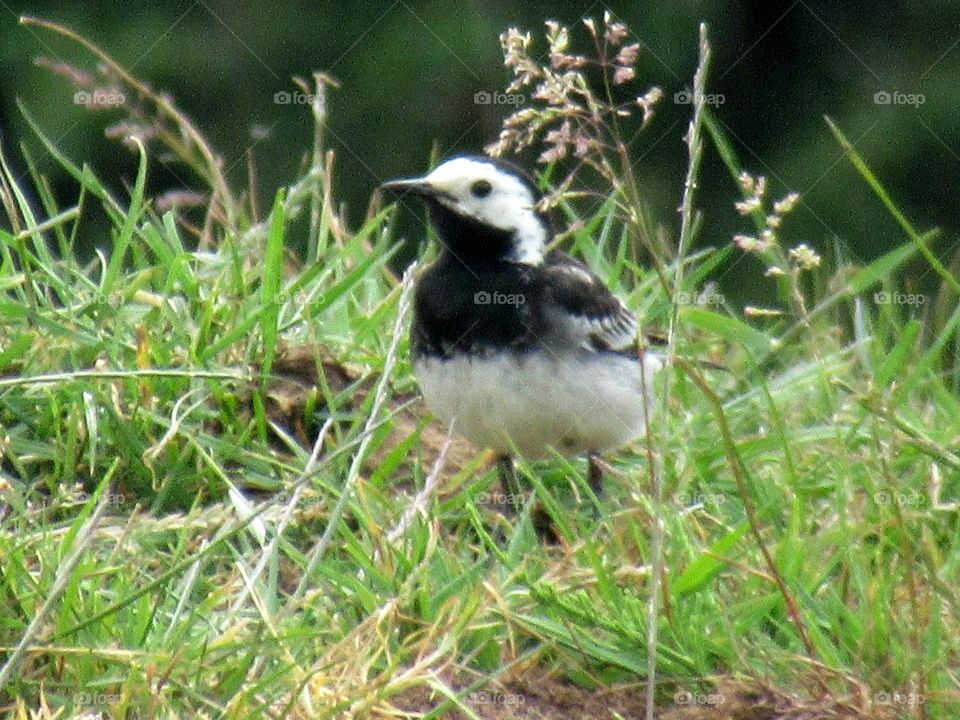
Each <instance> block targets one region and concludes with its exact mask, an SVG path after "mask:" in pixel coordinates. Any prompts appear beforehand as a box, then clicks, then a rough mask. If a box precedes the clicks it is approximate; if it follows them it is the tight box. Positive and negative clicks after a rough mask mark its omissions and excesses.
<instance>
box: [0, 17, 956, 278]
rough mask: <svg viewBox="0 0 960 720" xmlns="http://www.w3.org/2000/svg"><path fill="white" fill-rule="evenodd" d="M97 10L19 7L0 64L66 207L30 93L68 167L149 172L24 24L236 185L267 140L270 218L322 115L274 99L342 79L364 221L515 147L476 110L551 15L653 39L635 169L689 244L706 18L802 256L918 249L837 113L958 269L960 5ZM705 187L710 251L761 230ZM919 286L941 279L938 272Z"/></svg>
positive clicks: (748, 149)
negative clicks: (899, 96)
mask: <svg viewBox="0 0 960 720" xmlns="http://www.w3.org/2000/svg"><path fill="white" fill-rule="evenodd" d="M95 7H96V9H93V7H92V6H91V7H87V6H84V5H82V4H79V3H78V4H74V5H65V4H62V3H52V2H42V1H41V0H30V1H27V2H14V1H12V0H6V2H0V58H2V61H3V66H4V68H5V70H6V71H5V73H4V74H3V76H2V77H0V139H2V142H3V145H4V148H5V150H6V152H7V154H8V155H9V156H11V158H12V160H13V161H14V164H15V166H16V167H17V169H18V170H19V171H24V170H25V165H24V162H23V159H22V157H21V155H20V151H19V148H18V144H19V143H20V142H21V141H24V142H27V143H28V144H29V146H30V147H31V148H32V149H33V150H34V151H35V154H36V157H37V158H38V160H39V165H40V167H41V169H42V171H43V172H45V173H48V174H49V175H50V177H51V181H52V183H53V185H54V187H55V188H56V190H57V192H58V194H60V195H61V196H62V197H63V200H64V204H69V203H72V202H75V198H76V188H75V186H74V185H73V183H72V181H70V180H69V179H68V178H66V177H65V176H64V175H63V174H62V173H60V172H58V169H57V167H56V165H55V164H54V163H53V162H52V161H51V159H50V158H48V157H45V156H44V153H43V151H42V150H41V149H40V148H39V145H38V144H37V143H36V142H35V141H34V138H33V137H32V135H31V133H30V131H29V129H28V128H27V126H26V124H25V122H24V121H23V119H22V118H21V117H20V113H19V111H18V110H17V107H16V103H15V99H16V98H20V99H21V101H22V102H23V103H25V105H26V106H27V107H28V108H29V110H30V111H31V112H32V113H33V114H34V115H35V116H36V117H37V118H38V119H39V121H40V123H41V125H42V126H43V127H44V128H45V129H46V130H47V132H48V134H49V135H50V136H51V137H52V138H53V139H54V140H55V141H56V142H57V144H58V145H59V147H61V148H62V149H63V150H64V152H66V153H67V154H68V155H69V156H70V157H72V158H73V159H74V160H76V161H78V162H84V161H85V162H89V163H90V164H91V165H92V166H93V167H94V169H95V170H96V171H97V172H98V173H99V174H100V175H101V177H104V178H106V179H107V180H108V181H111V182H113V184H114V186H115V187H116V188H117V189H118V190H120V189H122V185H123V183H124V182H127V183H131V182H132V178H133V176H134V175H135V171H136V163H135V157H134V155H133V154H132V153H131V152H130V151H129V150H128V149H127V148H125V147H124V146H123V145H121V144H120V143H118V142H116V141H112V140H108V139H107V138H105V137H104V134H103V130H104V127H106V126H107V125H110V124H111V123H112V122H115V121H116V120H117V119H118V117H119V113H118V112H117V111H102V112H90V111H88V110H86V109H85V108H83V107H82V106H78V105H76V104H75V103H74V102H73V89H72V88H71V87H70V85H69V83H68V82H67V81H66V80H65V79H63V78H62V77H58V76H56V75H54V74H52V73H50V72H49V71H48V70H46V69H44V68H43V67H39V66H37V65H36V64H35V62H34V61H35V58H37V57H45V58H48V59H49V60H52V61H54V62H59V61H65V62H71V63H77V64H79V65H81V66H83V67H85V68H87V69H93V68H94V67H95V65H94V63H93V62H92V60H91V58H90V57H89V56H87V55H84V54H83V53H82V52H80V51H79V50H78V49H77V48H76V47H75V46H73V45H71V44H70V43H68V42H66V41H65V40H63V39H62V38H59V37H57V36H55V35H53V34H51V33H47V32H45V31H43V30H40V29H36V28H25V27H21V26H20V25H19V24H18V17H19V16H20V15H21V14H29V15H35V16H39V17H43V18H48V19H51V20H55V21H57V22H60V23H62V24H65V25H67V26H69V27H71V28H73V29H75V30H77V31H78V32H80V33H81V34H83V35H84V36H86V37H89V38H90V39H91V40H92V41H93V42H95V43H96V44H98V45H100V46H101V47H102V48H104V49H105V50H106V51H107V52H108V53H109V54H111V55H112V56H113V57H114V58H115V59H116V60H117V61H118V62H120V63H121V64H122V65H123V66H124V67H126V68H127V69H128V70H130V71H131V72H132V74H134V75H136V76H137V77H139V78H141V79H143V80H145V81H147V82H149V83H150V85H151V86H152V87H154V88H155V89H158V90H162V91H165V92H168V93H170V94H171V95H172V96H173V97H174V98H175V99H176V101H177V103H178V104H179V106H180V107H181V108H182V109H183V110H184V111H185V112H186V113H187V114H188V115H190V116H191V117H192V118H193V119H194V120H195V122H196V124H197V125H198V127H199V128H201V130H202V131H203V132H204V133H205V134H207V136H208V137H209V138H210V140H211V142H212V143H213V145H214V146H215V148H216V149H217V150H218V151H219V152H220V153H221V154H222V155H223V158H224V162H225V166H226V167H227V168H229V176H230V177H231V180H232V181H233V183H234V186H235V187H237V188H239V187H242V186H243V185H244V183H245V182H246V173H247V167H246V166H247V163H246V152H247V149H248V148H250V147H253V148H254V154H255V158H256V165H257V176H258V177H257V185H258V190H259V195H260V198H259V199H260V206H261V207H269V202H270V200H271V198H272V195H273V193H274V191H275V189H276V188H277V187H279V186H281V185H282V184H284V183H288V182H290V181H291V180H292V179H294V178H295V177H296V175H297V173H298V171H299V169H300V168H301V166H302V162H303V158H304V155H305V153H306V152H307V151H308V149H309V147H310V142H311V119H310V114H309V112H308V110H307V108H306V107H305V106H303V105H298V104H295V103H292V104H277V103H276V102H275V101H274V98H275V94H276V93H277V92H278V91H284V90H286V91H289V92H296V90H297V88H296V87H295V86H294V85H293V84H292V83H291V81H290V78H291V77H292V76H295V75H296V76H303V77H309V76H310V73H311V72H313V71H314V70H321V71H324V72H327V73H329V74H330V75H332V76H333V77H335V78H336V79H337V80H338V81H339V82H340V88H339V89H337V90H335V91H333V92H332V93H331V97H330V120H329V128H328V135H327V142H328V144H329V146H330V147H332V148H333V149H335V150H336V151H337V172H336V175H335V178H336V182H337V189H338V195H339V197H341V198H342V199H343V200H344V201H345V202H346V203H347V209H348V216H349V218H350V219H351V222H352V223H353V224H356V223H358V222H359V221H360V220H361V219H362V217H363V214H364V213H365V211H366V206H367V202H368V198H369V196H370V193H371V191H372V190H373V188H374V187H375V186H376V185H377V184H378V183H379V182H380V181H381V180H384V179H387V178H391V177H395V176H398V175H409V174H414V173H418V172H420V171H422V170H424V169H425V168H426V165H427V162H428V158H429V156H430V153H431V148H432V147H434V145H435V147H436V149H437V151H438V152H439V153H440V154H441V155H450V154H455V153H457V152H464V151H469V152H476V151H478V150H479V149H480V148H481V147H482V146H483V145H485V144H486V143H488V142H490V141H492V140H493V139H495V137H496V135H497V131H498V129H499V125H500V121H501V119H502V118H503V117H504V116H505V115H506V114H508V113H509V112H510V111H511V110H512V107H511V106H507V105H495V104H477V103H476V102H475V100H474V98H475V94H476V93H478V92H484V91H485V92H491V93H492V92H496V91H498V90H502V88H503V87H504V85H505V84H506V82H507V80H508V73H507V71H506V69H505V68H504V67H503V65H502V58H501V54H500V47H499V43H498V39H497V38H498V35H499V33H500V32H501V31H503V30H504V29H505V28H507V27H508V26H510V25H516V26H518V27H520V28H521V29H524V30H529V31H531V32H532V33H533V35H534V37H535V43H536V44H535V45H534V52H543V51H545V42H544V40H543V21H544V20H545V19H547V18H555V19H557V20H559V21H561V22H562V23H564V24H568V25H571V26H574V32H573V39H574V43H573V48H574V49H583V50H586V49H587V47H586V43H587V38H586V36H585V34H584V33H583V32H581V27H580V25H579V20H580V18H581V17H583V16H584V15H592V16H595V17H598V18H599V17H602V15H603V12H604V10H605V9H609V10H610V11H611V12H612V13H613V14H614V15H615V16H616V17H619V18H620V19H621V20H623V21H624V22H625V23H626V24H627V25H628V26H629V27H630V29H631V31H632V32H633V33H634V34H635V36H636V37H637V39H638V40H639V41H640V42H641V43H642V48H643V49H642V51H641V54H640V60H639V63H638V66H637V80H636V90H637V92H642V91H645V90H646V89H647V88H648V87H649V86H651V85H659V86H660V87H661V88H662V89H663V91H664V93H665V99H664V100H663V101H661V103H660V104H659V105H658V106H657V114H656V117H655V119H654V121H653V122H652V124H651V125H650V127H649V128H648V129H647V130H646V131H645V133H644V136H643V137H642V138H641V140H640V141H639V142H638V144H637V146H636V155H635V161H636V168H637V171H638V175H639V177H640V179H641V183H642V186H643V188H644V190H645V194H646V199H647V202H648V203H649V205H650V206H651V208H652V213H653V217H655V218H656V219H657V221H658V222H660V223H662V224H664V225H666V226H667V228H668V229H669V230H670V231H671V232H674V231H675V228H676V224H677V214H676V208H677V206H678V204H679V198H680V192H681V187H682V178H683V173H684V170H685V162H686V147H685V145H684V144H683V141H682V138H683V134H684V132H685V130H686V124H687V120H688V116H689V110H690V107H689V105H683V104H678V103H675V102H674V94H675V93H677V92H679V91H681V90H682V89H683V88H684V87H686V86H689V85H690V82H691V76H692V73H693V70H694V67H695V64H696V53H697V25H698V23H699V22H700V21H701V20H703V21H706V22H707V23H708V25H709V28H710V37H711V41H712V45H713V51H714V54H713V62H712V66H711V73H710V82H709V85H710V90H711V92H712V93H716V94H718V95H722V97H723V103H722V104H720V105H718V106H717V107H716V112H717V116H718V118H719V120H720V121H721V122H722V124H723V125H724V127H725V129H726V131H727V132H728V134H729V135H730V136H731V138H732V139H733V140H734V143H735V145H736V147H737V149H738V152H739V155H740V158H741V161H742V162H743V164H744V166H745V167H746V168H748V169H749V170H751V171H752V172H754V173H756V174H764V175H766V176H767V178H768V180H769V182H770V184H771V191H770V192H771V194H772V195H773V196H774V197H779V196H781V195H783V194H785V193H786V192H787V191H788V190H795V191H799V192H801V193H802V194H803V198H804V200H803V202H802V204H801V205H800V207H799V208H798V209H797V210H796V211H794V213H793V215H791V216H790V218H788V220H787V222H786V224H785V226H784V231H783V236H784V237H785V238H788V242H791V243H795V242H800V241H805V242H808V243H809V244H811V245H813V246H814V247H817V248H818V249H820V250H821V251H825V252H827V253H828V255H829V254H830V252H831V250H832V248H833V247H835V246H836V241H837V240H839V241H840V243H841V244H842V245H843V246H844V247H846V248H848V249H849V252H850V253H852V257H851V258H850V259H852V260H854V261H864V260H867V259H869V258H872V257H875V256H876V255H877V254H879V253H880V252H881V251H883V250H884V249H887V248H890V247H892V246H893V245H895V244H897V243H899V242H902V241H903V239H904V238H903V235H902V233H901V232H900V231H899V229H898V228H897V226H896V224H895V223H894V222H893V220H891V219H890V217H889V215H888V214H886V213H885V212H883V211H881V208H880V205H879V203H878V201H877V200H876V199H875V198H874V197H873V196H872V194H871V193H870V192H869V190H868V189H867V188H866V186H865V185H864V184H863V183H862V181H861V180H860V179H859V177H858V176H857V175H856V173H855V171H854V170H853V168H852V167H851V166H850V164H849V163H848V162H847V161H846V160H845V159H844V158H843V156H842V153H841V151H840V148H839V147H838V146H837V145H836V143H835V142H834V140H833V139H832V137H831V136H830V133H829V131H828V130H827V128H826V125H825V123H824V121H823V116H824V115H829V116H831V117H832V118H833V119H835V120H836V121H837V122H838V124H839V126H840V127H841V128H842V129H843V130H844V132H845V133H846V134H847V136H848V137H850V138H851V140H853V141H854V142H855V143H856V147H857V149H858V151H859V152H860V153H861V154H862V155H863V156H864V157H865V159H866V160H867V162H869V163H870V164H871V166H872V168H873V169H874V171H875V172H876V173H877V175H878V176H879V177H880V178H881V180H882V181H883V182H884V183H885V184H886V185H887V187H888V189H889V190H890V191H891V193H892V195H893V197H894V198H895V200H896V201H897V202H898V203H899V204H900V206H901V207H902V208H903V209H904V210H905V211H907V212H908V213H909V215H910V217H911V219H912V220H913V221H914V222H915V223H916V225H917V226H918V227H919V228H921V229H926V228H929V227H932V226H939V227H941V228H942V229H943V230H944V234H943V235H942V236H941V238H940V239H939V240H938V243H937V247H936V251H937V252H938V254H940V255H941V256H942V257H944V258H945V259H946V260H947V261H949V260H951V259H952V258H953V255H954V252H953V246H954V243H955V240H956V236H957V230H958V219H957V213H956V208H957V202H956V194H957V175H958V173H957V170H958V168H960V114H958V101H960V83H958V82H957V78H958V77H960V3H958V2H956V1H955V0H954V1H951V0H927V1H925V2H910V3H906V2H904V3H896V2H884V1H879V2H844V3H835V2H827V1H826V0H797V1H796V2H793V3H789V2H788V3H776V2H774V3H767V2H756V3H736V2H731V1H730V0H727V1H726V2H722V1H721V0H703V1H701V2H684V1H679V2H678V1H677V0H669V1H668V0H653V1H647V2H631V3H611V4H609V5H604V4H602V3H596V2H595V3H590V2H574V1H570V0H558V1H556V2H551V3H548V4H547V3H545V4H532V3H523V2H518V1H517V0H511V1H504V0H501V1H493V2H490V1H486V2H462V3H453V2H413V0H397V1H396V2H382V3H366V4H359V3H358V4H349V3H343V2H330V0H320V1H317V0H313V1H311V2H298V1H296V0H280V1H279V2H273V1H272V2H266V1H265V0H252V1H248V2H243V3H237V2H225V1H223V0H201V1H198V2H195V1H194V0H181V1H179V2H167V3H149V4H131V3H126V2H124V3H121V2H115V1H108V2H100V3H97V5H96V6H95ZM578 46H579V48H578ZM878 92H889V93H894V92H898V93H903V94H907V95H914V96H919V95H922V97H923V102H922V104H897V103H891V104H878V103H877V102H875V96H876V93H878ZM154 160H155V161H154V163H153V168H152V174H151V181H150V182H151V188H150V190H151V191H152V192H155V193H156V192H162V191H164V190H167V189H174V188H182V187H196V186H197V184H198V181H197V179H196V178H195V177H193V176H192V175H191V174H190V171H189V170H187V169H185V168H183V167H180V166H168V167H166V168H163V167H162V162H163V158H160V157H157V158H155V159H154ZM527 161H528V162H529V161H530V159H529V158H528V159H527ZM701 191H702V194H701V197H700V207H701V208H702V209H703V210H704V212H705V223H704V226H703V230H702V232H701V235H700V237H699V239H698V242H699V244H701V245H714V246H722V245H725V244H728V243H729V242H730V240H731V237H732V235H733V234H734V233H735V232H737V231H738V230H744V229H747V230H749V226H748V224H747V223H746V222H745V221H744V220H743V219H742V218H740V217H739V216H738V215H737V214H736V212H735V211H734V209H733V205H732V203H733V200H734V199H735V196H736V188H735V187H734V185H733V184H732V183H731V181H730V179H729V177H728V175H727V172H726V170H725V169H724V168H723V166H722V165H721V163H720V161H719V159H718V158H717V156H716V153H715V152H713V151H712V150H711V151H709V152H708V154H707V156H706V158H705V161H704V170H703V176H702V181H701ZM90 222H91V223H94V222H95V221H93V220H91V221H90ZM412 231H415V227H413V226H412ZM101 237H102V236H101ZM100 242H101V243H102V244H106V243H103V242H102V240H100ZM739 257H740V256H739V254H737V255H736V256H735V260H736V259H737V258H739ZM754 263H755V261H754V260H753V259H749V260H746V261H743V262H731V264H730V267H728V269H727V272H725V273H724V276H723V278H722V282H723V285H724V288H725V289H726V290H727V291H728V292H732V293H733V295H734V296H736V295H738V292H739V291H743V290H744V288H743V287H742V285H743V283H742V282H741V279H742V278H743V277H751V278H753V277H756V270H757V266H756V265H755V264H754ZM744 269H748V270H749V272H748V273H746V274H745V275H744V274H742V271H743V270H744ZM731 271H732V272H731ZM917 275H918V277H917V278H916V281H917V282H918V283H921V284H922V283H923V282H924V278H923V277H920V275H921V271H920V269H919V268H918V273H917ZM741 296H742V295H741Z"/></svg>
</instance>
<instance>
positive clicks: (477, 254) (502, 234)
mask: <svg viewBox="0 0 960 720" xmlns="http://www.w3.org/2000/svg"><path fill="white" fill-rule="evenodd" d="M428 205H429V208H430V222H431V224H432V225H433V227H434V229H435V230H436V231H437V235H438V236H439V237H440V242H441V243H442V245H443V247H442V249H441V252H442V253H450V254H452V255H453V257H454V258H457V259H459V260H461V261H462V262H463V263H464V264H466V265H468V266H474V265H486V264H489V263H496V262H498V261H506V260H508V259H509V258H510V256H511V255H512V254H513V250H514V244H515V243H514V233H513V232H511V231H509V230H499V229H497V228H494V227H490V226H489V225H484V224H483V223H481V222H480V221H478V220H474V219H473V218H470V217H466V216H464V215H460V214H459V213H456V212H454V211H453V210H451V209H449V208H448V207H446V206H444V205H443V204H442V203H441V202H440V201H439V200H435V199H432V200H430V202H429V203H428Z"/></svg>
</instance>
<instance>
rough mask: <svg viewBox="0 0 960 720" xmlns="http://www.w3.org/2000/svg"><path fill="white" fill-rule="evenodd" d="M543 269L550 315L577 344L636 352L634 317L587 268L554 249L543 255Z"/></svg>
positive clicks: (635, 321) (611, 350)
mask: <svg viewBox="0 0 960 720" xmlns="http://www.w3.org/2000/svg"><path fill="white" fill-rule="evenodd" d="M543 273H544V275H543V278H544V289H545V295H546V298H547V300H548V302H549V304H550V305H552V306H554V308H555V310H556V312H555V313H554V317H555V318H556V319H557V320H558V321H560V322H562V323H563V325H564V330H565V333H566V334H568V335H573V336H574V337H575V339H576V342H577V344H578V345H580V346H581V347H584V348H587V349H590V350H602V351H607V352H622V353H631V354H633V353H636V350H637V320H636V318H635V317H634V316H633V313H631V312H630V311H629V310H628V309H627V307H626V305H624V304H623V302H621V300H620V298H618V297H617V296H616V295H614V294H613V293H612V292H610V290H609V288H607V286H606V285H604V284H603V281H601V280H600V278H598V277H597V276H596V275H595V274H594V273H593V272H592V271H591V270H590V268H588V267H587V266H586V265H584V264H583V263H582V262H580V261H579V260H575V259H573V258H572V257H570V256H569V255H567V254H566V253H562V252H559V251H554V252H551V253H550V254H549V255H548V256H547V257H546V258H544V265H543Z"/></svg>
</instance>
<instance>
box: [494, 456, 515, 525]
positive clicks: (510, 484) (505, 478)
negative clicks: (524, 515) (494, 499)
mask: <svg viewBox="0 0 960 720" xmlns="http://www.w3.org/2000/svg"><path fill="white" fill-rule="evenodd" d="M497 477H498V478H499V479H500V490H501V491H502V492H503V494H504V495H506V496H507V505H508V506H509V507H510V509H511V510H513V511H516V510H517V509H518V508H519V507H520V483H519V482H517V471H516V468H514V466H513V458H512V457H510V456H509V455H501V456H499V457H498V458H497Z"/></svg>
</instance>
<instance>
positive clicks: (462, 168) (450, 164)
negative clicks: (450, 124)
mask: <svg viewBox="0 0 960 720" xmlns="http://www.w3.org/2000/svg"><path fill="white" fill-rule="evenodd" d="M424 181H425V182H426V183H427V184H429V185H430V186H431V187H432V188H433V189H434V190H436V191H437V193H438V197H437V200H438V201H439V202H440V203H442V204H443V205H445V206H446V207H448V208H449V209H450V210H452V211H453V212H455V213H458V214H460V215H465V216H467V217H471V218H473V219H474V220H477V221H478V222H481V223H483V224H484V225H489V226H490V227H494V228H496V229H498V230H504V231H507V232H512V233H513V234H514V238H515V239H516V248H515V250H514V256H513V258H512V259H513V260H516V261H517V262H522V263H527V264H529V265H538V264H539V263H541V262H542V261H543V252H544V246H545V245H546V243H547V230H546V228H545V227H544V225H543V221H542V219H541V218H540V217H539V216H538V215H537V212H536V209H535V204H536V198H535V197H534V195H533V193H532V192H531V191H530V189H529V188H528V187H527V186H526V184H525V183H524V182H523V181H522V180H520V179H519V178H517V177H516V176H514V175H513V174H511V173H508V172H504V171H503V170H501V169H500V168H498V167H497V166H496V165H493V164H492V163H487V162H483V161H482V160H473V159H471V158H455V159H453V160H449V161H447V162H445V163H443V164H442V165H438V166H437V167H436V168H434V170H433V171H432V172H431V173H430V174H429V175H427V176H426V177H425V178H424Z"/></svg>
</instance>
